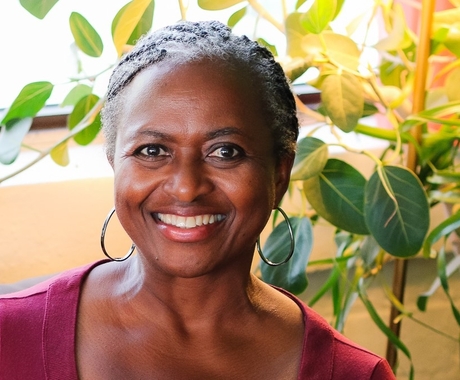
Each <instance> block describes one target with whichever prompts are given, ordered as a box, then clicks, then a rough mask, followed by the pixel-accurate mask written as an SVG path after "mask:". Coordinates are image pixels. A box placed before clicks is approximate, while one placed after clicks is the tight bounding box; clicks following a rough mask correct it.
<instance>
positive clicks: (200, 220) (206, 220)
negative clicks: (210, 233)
mask: <svg viewBox="0 0 460 380" xmlns="http://www.w3.org/2000/svg"><path fill="white" fill-rule="evenodd" d="M157 217H158V219H160V220H161V221H162V222H163V223H165V224H170V225H172V226H176V227H179V228H195V227H197V226H202V225H207V224H213V223H215V222H220V221H222V220H223V219H224V215H222V214H216V215H211V214H205V215H197V216H180V215H174V214H157Z"/></svg>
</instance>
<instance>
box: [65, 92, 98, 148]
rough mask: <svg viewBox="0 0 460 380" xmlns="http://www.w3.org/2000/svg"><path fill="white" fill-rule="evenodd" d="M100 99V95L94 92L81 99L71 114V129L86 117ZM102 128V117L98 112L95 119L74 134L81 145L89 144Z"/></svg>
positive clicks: (69, 124) (69, 121) (69, 122)
mask: <svg viewBox="0 0 460 380" xmlns="http://www.w3.org/2000/svg"><path fill="white" fill-rule="evenodd" d="M98 100H99V97H98V96H97V95H94V94H90V95H87V96H85V97H83V98H82V99H80V101H79V102H78V103H77V104H76V105H75V107H74V109H73V111H72V113H71V114H70V115H69V120H68V126H69V129H70V130H72V129H74V128H75V127H76V126H77V125H78V124H79V123H80V122H81V121H82V120H83V119H84V118H85V117H86V115H87V114H88V113H89V111H91V109H92V108H93V107H94V106H95V105H96V103H97V102H98ZM100 129H101V117H100V113H98V114H97V116H96V117H95V118H94V119H93V120H89V121H88V125H87V126H86V127H85V128H84V129H83V130H82V131H80V132H78V133H77V134H76V135H75V136H74V140H75V141H76V142H77V143H78V144H80V145H87V144H89V143H90V142H91V141H93V140H94V138H95V137H96V136H97V134H98V133H99V130H100Z"/></svg>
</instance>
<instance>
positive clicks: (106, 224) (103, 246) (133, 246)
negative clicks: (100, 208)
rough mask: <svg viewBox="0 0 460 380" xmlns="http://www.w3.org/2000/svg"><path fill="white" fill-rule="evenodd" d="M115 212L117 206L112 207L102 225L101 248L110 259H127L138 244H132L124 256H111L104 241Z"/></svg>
mask: <svg viewBox="0 0 460 380" xmlns="http://www.w3.org/2000/svg"><path fill="white" fill-rule="evenodd" d="M114 213H115V207H114V208H112V209H111V210H110V212H109V214H108V215H107V218H105V221H104V224H103V225H102V231H101V248H102V252H104V255H106V256H107V257H108V258H109V259H110V260H112V261H125V260H127V259H128V258H129V257H130V256H131V255H132V254H133V252H134V250H135V249H136V246H135V245H134V243H133V245H132V246H131V248H130V250H129V251H128V253H127V254H126V255H125V256H123V257H117V258H113V257H112V256H110V255H109V254H108V253H107V251H106V250H105V243H104V239H105V233H106V231H107V226H108V225H109V222H110V218H111V217H112V215H113V214H114Z"/></svg>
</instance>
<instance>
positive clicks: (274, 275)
mask: <svg viewBox="0 0 460 380" xmlns="http://www.w3.org/2000/svg"><path fill="white" fill-rule="evenodd" d="M289 220H290V221H291V225H292V230H293V233H294V239H295V250H294V254H293V255H292V258H291V260H289V261H288V262H287V263H286V264H283V265H281V266H278V267H271V266H269V265H267V264H265V263H264V262H262V261H261V264H260V265H261V271H262V279H263V280H264V281H265V282H267V283H269V284H272V285H276V286H279V287H281V288H283V289H286V290H288V291H290V292H291V293H294V294H299V293H302V292H303V291H304V290H305V289H306V287H307V284H308V282H307V275H306V266H307V263H308V258H309V257H310V253H311V248H312V245H313V233H312V228H311V223H310V219H308V218H297V217H294V218H289ZM290 247H291V241H290V238H289V232H288V229H287V226H286V223H284V222H282V223H280V224H278V225H277V226H276V227H275V229H274V230H273V231H272V233H271V234H270V236H269V237H268V239H267V241H266V243H265V245H264V248H263V253H264V255H265V257H267V258H268V259H269V260H271V261H273V262H280V261H283V260H284V259H285V258H286V255H287V254H288V253H289V249H290Z"/></svg>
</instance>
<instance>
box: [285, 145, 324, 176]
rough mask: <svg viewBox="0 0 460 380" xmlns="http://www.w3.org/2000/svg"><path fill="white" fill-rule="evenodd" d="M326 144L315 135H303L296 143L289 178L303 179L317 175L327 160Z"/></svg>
mask: <svg viewBox="0 0 460 380" xmlns="http://www.w3.org/2000/svg"><path fill="white" fill-rule="evenodd" d="M327 156H328V151H327V145H326V144H325V143H324V142H322V141H321V140H319V139H317V138H315V137H305V138H303V139H302V140H300V141H299V143H298V144H297V153H296V156H295V160H294V166H293V168H292V173H291V180H292V181H298V180H302V181H305V180H306V179H308V178H311V177H314V176H316V175H318V174H319V173H320V172H321V171H322V170H323V168H324V166H325V165H326V162H327Z"/></svg>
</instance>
